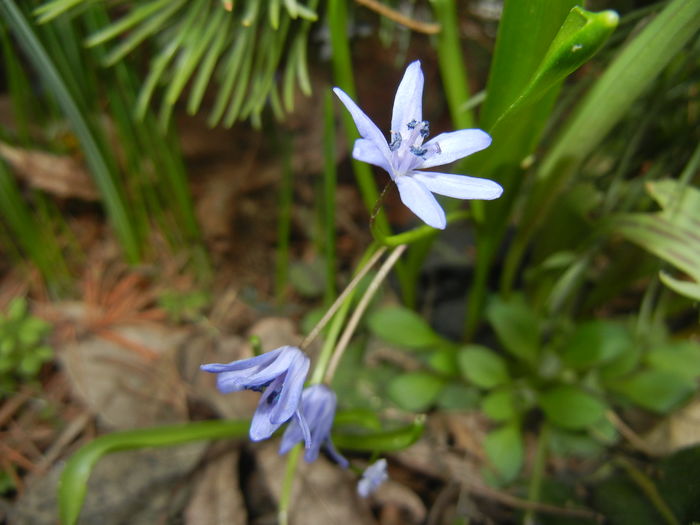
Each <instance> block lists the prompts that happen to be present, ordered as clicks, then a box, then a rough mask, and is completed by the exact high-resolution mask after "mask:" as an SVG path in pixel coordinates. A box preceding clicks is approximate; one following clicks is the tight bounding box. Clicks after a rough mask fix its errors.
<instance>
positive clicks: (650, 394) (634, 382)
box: [611, 370, 696, 414]
mask: <svg viewBox="0 0 700 525" xmlns="http://www.w3.org/2000/svg"><path fill="white" fill-rule="evenodd" d="M611 388H612V389H614V390H615V391H617V392H619V393H620V394H622V395H624V396H625V397H626V398H628V399H629V400H630V401H633V402H634V403H636V404H638V405H639V406H641V407H643V408H646V409H648V410H651V411H653V412H658V413H659V414H665V413H667V412H669V411H670V410H672V409H673V408H675V407H677V406H678V405H680V404H681V403H682V402H683V401H685V400H686V399H687V398H688V397H690V395H691V394H692V393H693V392H695V390H696V384H695V381H694V380H692V379H688V378H687V377H684V376H682V375H679V374H675V373H673V372H668V371H666V370H643V371H641V372H638V373H636V374H634V375H633V376H631V377H628V378H625V379H623V380H619V381H617V382H616V383H614V384H612V385H611Z"/></svg>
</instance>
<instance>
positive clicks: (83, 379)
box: [59, 323, 187, 429]
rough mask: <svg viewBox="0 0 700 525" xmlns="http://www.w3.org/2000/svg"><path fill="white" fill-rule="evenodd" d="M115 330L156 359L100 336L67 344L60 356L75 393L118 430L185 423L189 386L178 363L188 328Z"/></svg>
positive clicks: (161, 327)
mask: <svg viewBox="0 0 700 525" xmlns="http://www.w3.org/2000/svg"><path fill="white" fill-rule="evenodd" d="M112 331H113V332H114V333H115V334H117V335H118V336H119V337H120V338H123V339H124V340H126V341H130V342H131V344H133V345H138V346H139V347H143V348H147V349H148V350H149V351H150V352H151V353H152V354H153V355H155V359H152V358H146V357H144V355H143V354H142V353H139V352H135V351H134V350H133V349H130V348H129V347H128V345H124V344H119V343H118V342H114V340H106V339H105V338H103V337H100V336H99V335H91V336H89V337H88V338H86V339H85V340H82V341H79V342H77V343H74V344H69V345H67V346H66V347H65V348H64V349H63V350H62V351H61V352H60V353H59V358H60V360H61V363H62V364H63V366H64V367H65V369H66V372H67V375H68V378H69V380H70V383H71V388H72V390H73V392H74V394H75V395H77V396H78V397H79V398H80V399H81V400H82V401H83V402H84V403H85V404H86V405H87V406H88V408H89V409H90V411H91V412H92V413H93V414H95V415H96V416H97V417H98V418H99V419H100V420H101V421H103V422H104V423H106V424H107V425H109V426H111V427H114V428H117V429H129V428H139V427H149V426H154V425H158V424H167V423H177V422H182V421H186V420H187V405H186V389H185V385H184V383H183V382H182V380H181V379H180V375H179V373H178V371H177V368H176V364H175V355H176V350H177V348H178V346H179V345H180V343H181V341H182V340H183V338H184V335H185V332H184V331H182V330H176V329H173V328H166V327H163V326H161V325H156V324H146V323H141V324H139V325H134V326H121V327H115V328H113V330H112Z"/></svg>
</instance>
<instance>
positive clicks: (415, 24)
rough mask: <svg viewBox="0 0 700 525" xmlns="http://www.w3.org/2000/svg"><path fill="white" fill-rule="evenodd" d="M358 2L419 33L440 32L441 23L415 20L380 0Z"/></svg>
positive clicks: (431, 33) (432, 33) (357, 0)
mask: <svg viewBox="0 0 700 525" xmlns="http://www.w3.org/2000/svg"><path fill="white" fill-rule="evenodd" d="M355 1H356V2H357V3H358V4H360V5H363V6H365V7H366V8H368V9H371V10H372V11H374V12H375V13H379V14H380V15H381V16H385V17H387V18H388V19H389V20H393V21H394V22H396V23H397V24H401V25H402V26H405V27H407V28H408V29H412V30H413V31H416V32H418V33H425V34H426V35H435V34H437V33H439V32H440V30H441V27H440V24H431V23H429V22H419V21H418V20H413V19H412V18H409V17H407V16H406V15H404V14H402V13H400V12H399V11H396V10H395V9H392V8H391V7H389V6H386V5H384V4H382V3H381V2H378V1H377V0H355Z"/></svg>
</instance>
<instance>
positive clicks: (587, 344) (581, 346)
mask: <svg viewBox="0 0 700 525" xmlns="http://www.w3.org/2000/svg"><path fill="white" fill-rule="evenodd" d="M632 344H633V341H632V338H631V336H630V334H629V332H628V331H627V330H626V329H625V327H624V326H622V325H621V324H620V323H616V322H614V321H589V322H586V323H581V324H580V325H579V326H578V327H577V328H576V330H575V331H574V333H573V334H572V335H571V338H570V339H569V342H568V343H567V345H566V347H565V348H564V352H563V360H564V363H565V364H566V365H567V366H570V367H572V368H575V369H584V368H589V367H592V366H596V365H599V364H601V363H606V362H608V361H611V360H613V359H615V358H616V357H617V356H619V355H620V354H622V353H623V352H625V351H626V350H628V349H629V348H630V346H632Z"/></svg>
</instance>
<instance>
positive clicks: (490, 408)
mask: <svg viewBox="0 0 700 525" xmlns="http://www.w3.org/2000/svg"><path fill="white" fill-rule="evenodd" d="M516 407H517V405H516V399H515V392H513V389H512V388H507V387H506V388H500V389H498V390H494V391H493V392H490V393H489V394H488V395H487V396H486V397H485V398H484V399H483V401H482V402H481V410H482V411H483V413H484V414H486V416H487V417H489V418H491V419H493V420H494V421H510V420H511V419H514V418H515V417H516V416H517V415H518V410H517V408H516Z"/></svg>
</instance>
